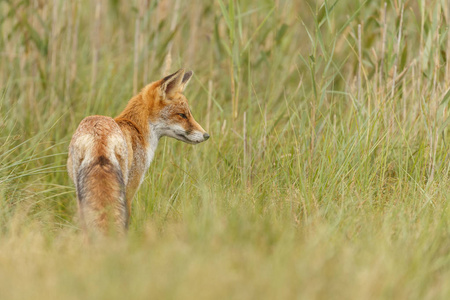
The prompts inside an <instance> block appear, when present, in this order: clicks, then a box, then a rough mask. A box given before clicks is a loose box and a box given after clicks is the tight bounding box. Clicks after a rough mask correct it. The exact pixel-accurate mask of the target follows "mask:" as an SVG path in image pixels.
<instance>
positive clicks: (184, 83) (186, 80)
mask: <svg viewBox="0 0 450 300" xmlns="http://www.w3.org/2000/svg"><path fill="white" fill-rule="evenodd" d="M192 75H194V72H193V71H187V72H186V73H184V76H183V80H182V81H181V85H180V90H181V91H182V92H183V91H184V90H185V89H186V86H187V85H188V83H189V81H190V80H191V78H192Z"/></svg>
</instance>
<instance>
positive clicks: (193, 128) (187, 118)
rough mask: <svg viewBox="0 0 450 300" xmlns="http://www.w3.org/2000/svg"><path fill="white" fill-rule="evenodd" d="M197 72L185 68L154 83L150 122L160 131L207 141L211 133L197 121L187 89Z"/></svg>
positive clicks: (190, 140)
mask: <svg viewBox="0 0 450 300" xmlns="http://www.w3.org/2000/svg"><path fill="white" fill-rule="evenodd" d="M193 74H194V73H193V72H192V71H188V72H185V71H184V70H183V69H180V70H178V71H177V72H175V73H173V74H171V75H169V76H166V77H164V78H163V79H161V80H159V81H156V82H154V83H153V84H152V86H151V92H152V98H153V105H152V107H151V109H150V122H151V125H152V127H153V128H154V130H155V131H156V133H157V134H158V135H159V136H160V137H161V136H168V137H172V138H175V139H177V140H180V141H183V142H185V143H189V144H198V143H201V142H204V141H206V140H207V139H208V138H209V134H208V133H206V131H205V130H204V129H203V128H202V126H200V124H198V123H197V121H195V119H194V117H193V116H192V113H191V111H190V109H189V106H188V102H187V99H186V97H185V96H184V95H183V91H184V89H185V88H186V86H187V84H188V83H189V80H190V79H191V78H192V75H193Z"/></svg>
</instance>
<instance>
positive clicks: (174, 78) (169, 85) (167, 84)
mask: <svg viewBox="0 0 450 300" xmlns="http://www.w3.org/2000/svg"><path fill="white" fill-rule="evenodd" d="M184 74H185V73H184V70H183V69H179V70H178V71H176V72H175V73H173V74H170V75H169V76H166V77H164V78H163V79H162V82H161V93H162V96H163V98H165V97H166V95H171V94H173V93H176V92H178V91H180V89H181V85H182V82H183V79H184Z"/></svg>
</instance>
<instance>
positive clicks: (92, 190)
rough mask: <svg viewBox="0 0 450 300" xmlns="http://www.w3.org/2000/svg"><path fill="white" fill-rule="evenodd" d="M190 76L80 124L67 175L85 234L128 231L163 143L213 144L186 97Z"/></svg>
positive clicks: (150, 88) (177, 76) (172, 78)
mask: <svg viewBox="0 0 450 300" xmlns="http://www.w3.org/2000/svg"><path fill="white" fill-rule="evenodd" d="M192 75H193V73H192V71H189V72H185V71H184V70H182V69H181V70H178V71H177V72H175V73H174V74H171V75H169V76H167V77H165V78H163V79H161V80H158V81H155V82H153V83H150V84H149V85H147V86H146V87H145V88H144V89H143V90H142V91H141V92H140V93H139V94H138V95H136V96H135V97H133V98H132V99H131V100H130V101H129V102H128V105H127V106H126V108H125V109H124V111H123V112H122V113H121V114H120V115H119V116H118V117H116V118H115V119H112V118H110V117H105V116H90V117H87V118H85V119H83V120H82V121H81V123H80V125H79V126H78V128H77V130H76V132H75V134H74V135H73V137H72V140H71V142H70V145H69V158H68V162H67V169H68V173H69V176H70V178H71V179H72V181H73V182H74V184H75V188H76V194H77V199H78V215H79V219H80V222H81V225H82V227H83V228H84V229H85V230H86V231H88V232H101V233H108V232H124V231H126V229H127V227H128V224H129V219H130V214H131V201H132V199H133V197H134V195H135V193H136V191H137V189H138V188H139V186H140V184H141V183H142V181H143V178H144V175H145V172H146V171H147V170H148V168H149V166H150V163H151V161H152V160H153V157H154V154H155V151H156V147H157V146H158V142H159V139H160V138H161V137H163V136H168V137H173V138H175V139H178V140H181V141H183V142H186V143H190V144H197V143H201V142H203V141H205V140H207V139H208V138H209V135H208V134H207V133H206V132H205V130H204V129H203V128H202V127H201V126H200V125H199V124H198V123H197V122H196V121H195V119H194V118H193V116H192V114H191V112H190V109H189V106H188V103H187V99H186V97H185V96H184V95H183V91H184V89H185V88H186V86H187V84H188V82H189V80H190V79H191V77H192Z"/></svg>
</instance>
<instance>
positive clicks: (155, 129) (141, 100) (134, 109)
mask: <svg viewBox="0 0 450 300" xmlns="http://www.w3.org/2000/svg"><path fill="white" fill-rule="evenodd" d="M150 90H151V86H150V85H149V86H147V87H146V88H144V90H143V91H142V92H141V93H139V94H138V95H136V96H135V97H133V98H131V100H130V101H129V102H128V104H127V106H126V107H125V109H124V110H123V111H122V113H120V115H119V116H118V117H117V118H116V120H121V119H124V120H127V121H131V123H132V124H133V126H134V127H135V128H136V130H137V131H138V132H139V133H140V136H141V139H142V142H143V145H142V146H143V148H144V149H145V151H146V154H147V159H146V162H147V167H148V166H149V165H150V162H151V161H152V160H153V157H154V155H155V152H156V148H157V147H158V142H159V139H160V138H161V136H162V129H161V128H160V126H158V123H156V122H152V121H151V119H152V117H153V118H154V119H156V117H157V116H151V112H152V111H153V108H154V107H153V106H155V105H156V104H155V102H154V99H155V97H156V95H154V94H152V93H151V92H150Z"/></svg>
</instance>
